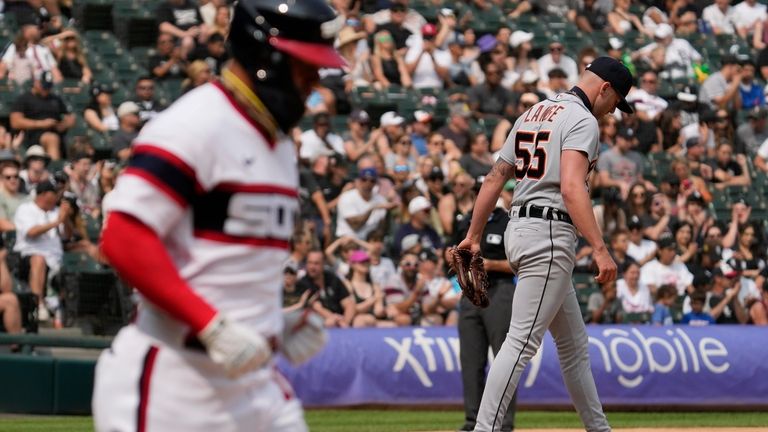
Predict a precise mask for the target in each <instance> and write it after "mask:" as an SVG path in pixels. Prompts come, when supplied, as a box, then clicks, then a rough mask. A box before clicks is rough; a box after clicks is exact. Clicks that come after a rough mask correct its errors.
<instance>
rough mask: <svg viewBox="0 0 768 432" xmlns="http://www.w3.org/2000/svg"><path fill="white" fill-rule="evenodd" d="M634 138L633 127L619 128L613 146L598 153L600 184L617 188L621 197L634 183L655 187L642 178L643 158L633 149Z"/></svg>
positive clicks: (623, 196) (627, 192) (625, 194)
mask: <svg viewBox="0 0 768 432" xmlns="http://www.w3.org/2000/svg"><path fill="white" fill-rule="evenodd" d="M635 140H636V137H635V131H634V129H631V128H621V129H619V131H618V133H617V134H616V142H615V144H614V145H613V148H611V149H610V150H608V151H605V152H603V153H602V154H600V159H599V160H598V162H597V171H598V173H599V175H600V185H601V186H602V187H606V188H607V187H615V188H617V189H619V191H620V192H621V195H620V196H621V199H626V198H627V196H628V194H629V188H630V186H632V185H633V184H634V183H643V184H645V185H646V187H647V188H649V189H655V187H654V186H653V184H651V183H650V182H646V181H645V179H644V178H643V168H644V166H643V164H644V158H643V156H642V155H641V154H640V153H637V152H636V151H634V150H633V148H634V146H635V144H636V142H635Z"/></svg>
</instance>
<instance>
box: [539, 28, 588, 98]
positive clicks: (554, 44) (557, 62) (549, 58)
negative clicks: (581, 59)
mask: <svg viewBox="0 0 768 432" xmlns="http://www.w3.org/2000/svg"><path fill="white" fill-rule="evenodd" d="M554 68H560V69H562V70H563V72H565V73H566V75H568V84H569V85H575V84H576V81H577V79H578V77H579V68H578V65H577V64H576V60H574V59H572V58H571V57H569V56H567V55H566V54H565V45H563V43H562V42H561V41H560V40H559V39H558V38H556V37H553V38H552V40H551V41H550V42H549V53H548V54H545V55H544V56H542V57H541V58H539V73H540V74H541V77H542V79H541V80H540V84H539V87H542V86H543V85H544V84H546V83H547V81H549V71H551V70H552V69H554Z"/></svg>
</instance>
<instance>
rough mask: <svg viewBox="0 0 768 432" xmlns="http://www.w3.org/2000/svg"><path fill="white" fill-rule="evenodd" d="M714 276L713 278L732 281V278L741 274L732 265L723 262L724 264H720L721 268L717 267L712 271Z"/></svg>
mask: <svg viewBox="0 0 768 432" xmlns="http://www.w3.org/2000/svg"><path fill="white" fill-rule="evenodd" d="M712 275H713V276H724V277H727V278H729V279H730V278H735V277H737V276H738V275H739V272H738V271H737V270H736V269H734V268H733V267H731V265H730V264H728V263H727V262H723V263H720V265H719V266H717V267H715V268H714V269H713V270H712Z"/></svg>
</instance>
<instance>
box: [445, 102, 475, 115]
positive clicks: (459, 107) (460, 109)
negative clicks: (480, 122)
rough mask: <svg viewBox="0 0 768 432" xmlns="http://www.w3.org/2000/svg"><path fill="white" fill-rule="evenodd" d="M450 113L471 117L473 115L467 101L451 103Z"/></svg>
mask: <svg viewBox="0 0 768 432" xmlns="http://www.w3.org/2000/svg"><path fill="white" fill-rule="evenodd" d="M449 113H450V115H452V116H461V117H470V116H471V115H472V111H470V110H469V107H468V106H467V104H465V103H463V102H462V103H455V104H453V105H451V107H450V109H449Z"/></svg>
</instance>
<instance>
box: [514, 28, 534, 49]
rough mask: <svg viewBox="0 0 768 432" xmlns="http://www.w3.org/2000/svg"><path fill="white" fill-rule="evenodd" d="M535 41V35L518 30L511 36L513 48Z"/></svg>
mask: <svg viewBox="0 0 768 432" xmlns="http://www.w3.org/2000/svg"><path fill="white" fill-rule="evenodd" d="M531 40H533V33H528V32H525V31H522V30H516V31H514V32H512V34H511V35H510V36H509V44H510V45H512V47H513V48H517V47H519V46H520V45H522V44H524V43H526V42H530V41H531Z"/></svg>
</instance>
